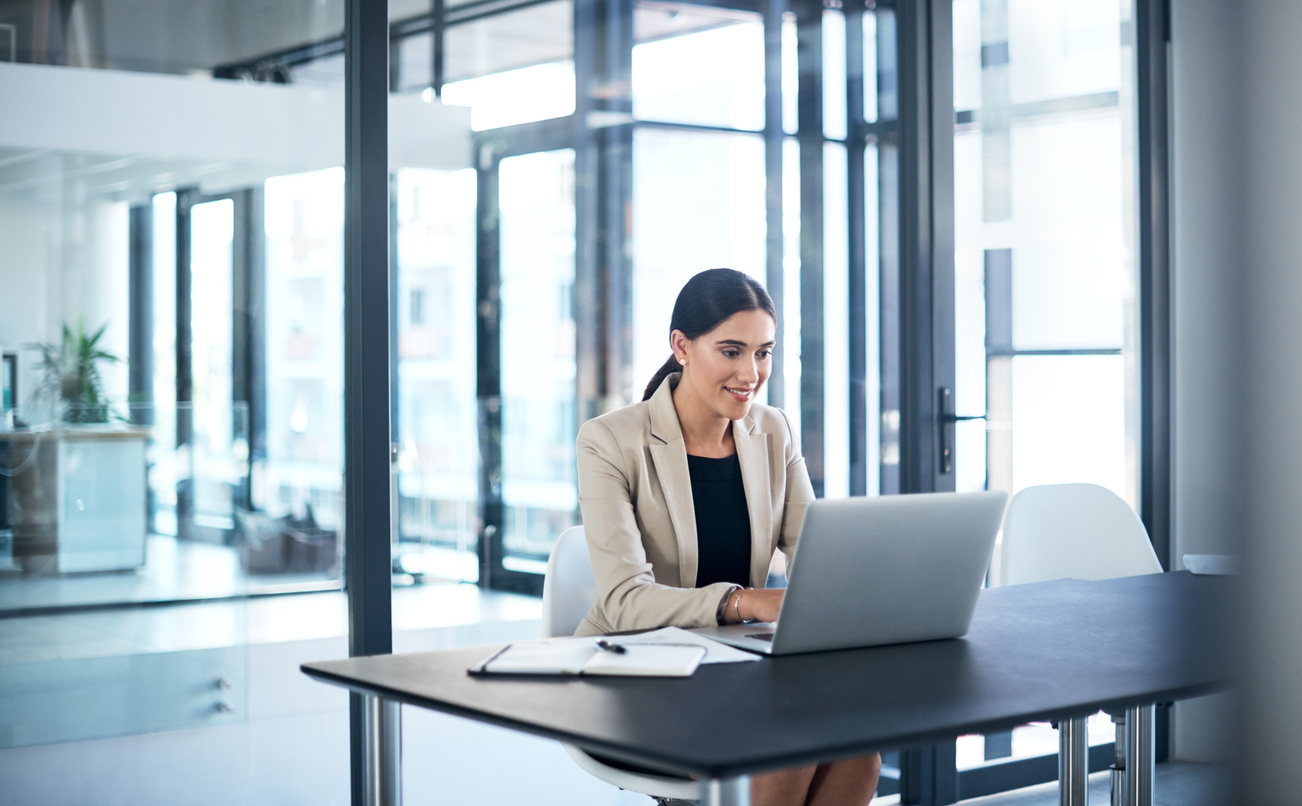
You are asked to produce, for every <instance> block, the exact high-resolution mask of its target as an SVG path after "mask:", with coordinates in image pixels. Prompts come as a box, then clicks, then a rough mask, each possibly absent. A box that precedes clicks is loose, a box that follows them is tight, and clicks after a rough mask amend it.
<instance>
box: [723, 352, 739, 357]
mask: <svg viewBox="0 0 1302 806" xmlns="http://www.w3.org/2000/svg"><path fill="white" fill-rule="evenodd" d="M723 354H724V355H726V356H728V357H729V358H736V357H737V356H738V355H740V353H738V352H737V351H736V350H724V351H723Z"/></svg>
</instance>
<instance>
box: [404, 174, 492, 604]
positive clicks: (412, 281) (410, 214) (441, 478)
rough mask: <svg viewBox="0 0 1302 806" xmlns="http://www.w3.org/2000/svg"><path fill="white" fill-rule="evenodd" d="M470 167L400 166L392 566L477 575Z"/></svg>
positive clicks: (435, 573)
mask: <svg viewBox="0 0 1302 806" xmlns="http://www.w3.org/2000/svg"><path fill="white" fill-rule="evenodd" d="M475 196H476V191H475V172H474V171H473V170H461V171H436V170H423V169H412V168H404V169H402V170H399V171H398V174H397V208H396V212H397V222H396V225H397V231H398V241H397V247H398V248H397V255H396V257H397V262H398V289H397V301H398V305H397V308H396V309H395V310H394V311H393V313H392V315H393V316H394V317H395V318H396V320H397V327H398V343H397V346H396V347H397V353H398V422H397V423H396V433H397V436H398V444H399V449H398V471H399V475H398V512H397V518H398V523H397V524H396V525H395V527H396V529H397V532H398V535H399V542H398V547H397V551H398V552H399V554H398V563H399V567H400V568H401V569H402V570H403V571H405V572H407V573H412V574H420V575H422V576H423V577H426V578H428V577H437V578H443V579H455V580H464V581H467V582H473V581H476V580H478V578H479V564H478V559H477V553H476V528H475V519H476V517H477V513H476V505H477V499H478V489H477V484H478V476H477V467H478V464H477V462H478V456H479V445H478V434H477V431H476V428H477V425H476V423H477V420H476V413H475V405H476V404H475Z"/></svg>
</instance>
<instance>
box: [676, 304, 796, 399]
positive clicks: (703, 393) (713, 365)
mask: <svg viewBox="0 0 1302 806" xmlns="http://www.w3.org/2000/svg"><path fill="white" fill-rule="evenodd" d="M775 330H776V325H775V323H774V322H773V318H772V317H771V316H769V315H768V314H767V313H765V312H764V311H759V310H756V311H742V312H741V313H735V314H733V315H732V316H730V317H728V318H727V319H725V320H724V321H723V323H722V324H720V325H719V326H718V327H716V328H715V329H714V330H711V331H710V332H709V333H706V334H704V335H702V336H700V337H699V338H696V339H688V338H687V337H686V336H684V335H683V333H682V331H679V330H675V331H674V332H673V334H672V335H671V336H670V341H671V342H672V346H673V349H674V357H675V358H677V359H678V360H679V363H680V365H681V366H682V368H683V379H682V381H680V382H679V384H678V388H679V391H687V392H688V393H689V394H691V395H692V396H693V397H695V398H696V399H697V400H698V401H699V402H700V403H701V404H703V405H704V406H705V407H706V408H707V409H708V410H709V411H711V412H713V413H714V414H716V415H718V416H720V417H726V418H727V419H729V420H740V419H741V418H742V417H745V416H746V414H747V413H748V412H749V411H750V407H751V404H752V403H754V402H755V397H756V396H757V395H758V394H759V390H760V387H761V386H763V385H764V382H765V381H767V380H768V379H769V373H771V372H772V371H773V344H774V342H773V337H774V332H775ZM684 361H685V362H686V363H683V362H684ZM684 387H686V388H685V389H684Z"/></svg>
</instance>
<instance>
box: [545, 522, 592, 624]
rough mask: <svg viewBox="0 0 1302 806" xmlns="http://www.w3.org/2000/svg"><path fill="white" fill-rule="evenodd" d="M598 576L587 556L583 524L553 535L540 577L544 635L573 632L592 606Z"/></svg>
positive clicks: (586, 542)
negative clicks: (543, 572)
mask: <svg viewBox="0 0 1302 806" xmlns="http://www.w3.org/2000/svg"><path fill="white" fill-rule="evenodd" d="M596 592H597V578H596V577H595V576H593V573H592V561H591V560H590V559H589V558H588V540H587V538H586V537H585V536H584V534H583V527H582V526H571V527H570V528H569V529H566V530H565V531H564V532H561V536H560V537H558V538H556V545H554V546H552V554H551V556H550V557H548V558H547V576H546V577H545V578H544V579H543V615H542V634H543V638H555V637H557V636H562V635H573V634H574V631H575V630H577V629H578V628H579V622H580V621H582V620H583V617H584V615H586V614H587V612H588V610H589V609H590V608H591V607H592V597H593V595H594V594H595V593H596Z"/></svg>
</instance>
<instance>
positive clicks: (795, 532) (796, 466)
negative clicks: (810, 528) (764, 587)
mask: <svg viewBox="0 0 1302 806" xmlns="http://www.w3.org/2000/svg"><path fill="white" fill-rule="evenodd" d="M778 411H779V412H782V422H783V424H784V425H785V426H786V429H787V435H786V436H787V438H786V443H785V444H786V456H785V457H784V458H785V460H786V468H787V483H786V500H785V501H784V502H783V507H782V532H781V534H779V536H778V548H779V549H781V551H782V553H783V554H785V555H786V556H787V574H788V575H790V573H791V570H790V569H791V563H792V562H794V561H795V558H796V541H798V540H799V539H800V529H801V527H802V526H803V525H804V522H805V510H806V509H807V508H808V507H809V502H810V501H813V500H814V485H813V484H811V483H810V481H809V468H807V467H805V457H804V455H802V454H801V453H800V438H799V437H798V436H797V435H796V432H795V429H793V428H792V427H791V420H790V419H789V418H788V417H787V413H786V412H785V411H782V409H778Z"/></svg>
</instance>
